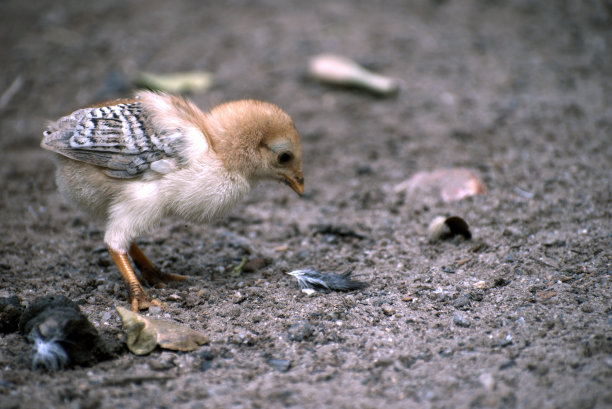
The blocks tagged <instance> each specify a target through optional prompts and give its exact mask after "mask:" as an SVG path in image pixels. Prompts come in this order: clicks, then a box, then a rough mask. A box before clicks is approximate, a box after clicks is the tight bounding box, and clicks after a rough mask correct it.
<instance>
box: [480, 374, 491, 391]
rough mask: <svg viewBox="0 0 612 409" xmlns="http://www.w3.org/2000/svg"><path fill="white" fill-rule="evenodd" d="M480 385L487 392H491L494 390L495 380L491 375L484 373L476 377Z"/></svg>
mask: <svg viewBox="0 0 612 409" xmlns="http://www.w3.org/2000/svg"><path fill="white" fill-rule="evenodd" d="M478 380H479V381H480V384H481V385H482V386H483V387H484V388H485V389H486V390H488V391H492V390H493V388H495V378H493V375H492V374H490V373H488V372H485V373H483V374H481V375H480V376H479V377H478Z"/></svg>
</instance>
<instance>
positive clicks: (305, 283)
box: [287, 269, 368, 291]
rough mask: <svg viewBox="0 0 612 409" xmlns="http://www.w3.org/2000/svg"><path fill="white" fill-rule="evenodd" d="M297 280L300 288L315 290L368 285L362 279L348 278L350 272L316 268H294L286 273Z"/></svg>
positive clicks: (346, 289)
mask: <svg viewBox="0 0 612 409" xmlns="http://www.w3.org/2000/svg"><path fill="white" fill-rule="evenodd" d="M287 274H289V275H292V276H294V277H295V278H296V279H297V280H298V285H299V286H300V288H301V289H302V290H304V289H313V290H317V291H351V290H357V289H360V288H365V287H367V286H368V284H367V283H364V282H363V281H357V280H353V279H351V278H350V275H351V272H350V271H349V272H347V273H344V274H333V273H327V274H325V273H320V272H318V271H317V270H313V269H305V270H295V271H291V272H289V273H287Z"/></svg>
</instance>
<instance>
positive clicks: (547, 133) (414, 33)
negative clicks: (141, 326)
mask: <svg viewBox="0 0 612 409" xmlns="http://www.w3.org/2000/svg"><path fill="white" fill-rule="evenodd" d="M277 3H278V4H277ZM0 27H1V28H0V42H1V45H2V46H1V47H0V60H1V61H2V63H1V64H0V92H5V90H7V89H9V87H10V86H11V84H13V83H14V82H15V81H16V85H15V87H14V88H15V89H16V92H15V93H14V95H12V98H10V100H8V98H7V97H5V98H4V99H2V100H0V102H2V104H1V106H0V163H1V165H0V180H1V181H2V194H1V195H0V226H1V232H2V233H1V234H0V272H1V273H0V297H8V296H17V297H18V298H19V299H20V301H21V302H22V303H23V304H24V305H28V304H30V303H31V302H32V301H33V300H34V298H36V297H37V296H40V295H44V294H51V293H59V294H63V295H66V296H68V297H70V298H71V299H72V300H74V301H75V302H77V303H78V304H79V306H80V308H81V310H82V311H83V312H84V313H85V314H86V315H87V316H88V317H89V319H90V320H91V322H92V323H93V324H94V325H95V327H96V328H97V329H98V330H99V331H100V333H101V334H102V335H103V337H105V339H107V340H108V342H109V345H111V348H112V350H113V354H114V355H113V358H112V359H110V360H107V361H103V362H99V363H97V364H95V365H93V366H90V367H76V368H72V369H68V370H65V371H61V372H59V373H56V374H50V373H45V372H40V371H32V370H31V369H30V362H29V355H28V351H29V348H30V347H29V345H28V344H27V342H26V340H25V339H24V337H23V336H22V335H20V334H19V333H17V332H9V333H7V334H2V335H1V336H0V368H1V373H0V407H2V408H35V407H37V408H41V407H45V408H64V407H65V408H130V409H136V408H205V407H206V408H209V407H219V408H222V407H224V408H229V407H231V408H257V407H261V408H272V407H290V408H323V407H327V408H331V407H334V408H382V407H385V408H412V407H414V408H467V407H470V408H480V407H483V408H484V407H495V408H498V407H499V408H514V407H516V408H604V407H612V392H611V391H610V386H611V385H612V331H611V325H612V309H611V302H610V295H611V290H612V289H611V285H610V275H611V271H612V270H611V264H610V263H611V251H610V248H611V246H610V244H611V241H612V240H611V238H612V229H611V226H612V224H611V209H612V206H611V191H612V189H611V187H612V183H611V177H612V166H611V165H610V163H611V162H612V143H611V141H612V97H611V96H612V63H611V61H612V60H611V59H610V55H611V53H612V5H611V4H610V2H609V1H571V0H569V1H565V2H535V1H528V0H517V1H501V2H488V1H483V0H480V1H478V0H474V1H462V2H459V1H444V0H440V1H425V0H421V1H412V2H402V1H396V2H395V1H391V2H380V3H374V2H344V1H340V2H339V1H333V2H327V1H320V2H319V1H315V2H303V1H287V2H280V1H278V2H275V1H264V2H258V3H255V2H246V1H233V2H230V3H229V4H227V5H224V6H221V5H215V4H210V5H206V4H205V3H204V2H197V1H183V2H166V1H158V0H153V1H151V0H150V1H135V2H124V1H112V0H109V1H99V2H83V1H53V2H47V1H27V2H25V1H19V2H18V1H3V2H1V3H0ZM321 52H335V53H339V54H342V55H345V56H348V57H350V58H353V59H355V60H357V61H358V62H360V63H361V64H363V65H365V66H367V67H369V68H370V69H373V70H376V71H378V72H381V73H384V74H387V75H390V76H393V77H397V78H400V79H401V80H402V90H401V92H400V93H399V94H398V95H397V96H395V97H392V98H381V97H375V96H372V95H369V94H367V93H363V92H360V91H358V90H346V89H341V88H334V87H329V86H326V85H322V84H318V83H316V82H313V81H311V80H309V79H307V78H305V75H304V74H305V69H306V65H307V61H308V58H309V57H310V56H311V55H314V54H317V53H321ZM138 70H146V71H152V72H161V73H167V72H177V71H184V70H206V71H211V72H213V73H214V75H215V85H214V86H213V88H212V89H210V90H209V91H207V92H205V93H198V94H195V95H192V98H193V99H194V100H195V101H196V102H197V103H198V105H200V106H201V107H202V108H204V109H206V108H210V107H212V106H214V105H215V104H217V103H219V102H222V101H227V100H232V99H238V98H245V97H249V98H259V99H264V100H268V101H271V102H275V103H277V104H279V105H280V106H282V107H283V108H284V109H285V110H286V111H287V112H289V113H290V114H291V115H292V116H293V118H294V120H295V122H296V124H297V127H298V129H299V131H300V133H301V135H302V142H303V149H304V171H305V178H306V187H307V194H306V195H305V196H304V197H303V198H301V199H300V198H298V197H297V196H296V195H294V194H293V192H291V190H290V189H287V188H286V187H284V186H277V185H274V184H267V185H261V186H259V187H258V188H257V189H255V191H254V192H252V194H251V195H250V196H249V197H248V199H247V200H246V202H244V203H243V204H241V205H240V206H238V208H236V209H235V211H233V212H232V214H231V216H230V217H228V218H227V219H226V220H224V221H222V222H219V223H217V224H214V225H212V226H196V225H191V224H186V223H185V222H183V221H181V220H177V219H168V220H165V221H164V222H163V223H162V225H161V227H160V228H159V229H158V230H156V231H155V232H154V233H153V234H152V235H151V236H149V237H144V238H143V239H142V241H141V244H142V248H143V249H144V250H145V251H146V252H147V253H148V254H149V255H150V256H151V258H152V259H153V260H154V261H155V262H156V263H158V264H159V265H160V266H161V267H162V268H163V269H164V270H166V271H168V272H172V273H178V274H186V275H189V277H190V278H189V280H188V281H186V282H184V283H176V284H172V285H169V286H168V287H166V288H164V289H150V292H151V294H153V295H154V296H155V297H157V298H158V299H160V300H162V301H163V302H165V303H166V305H167V306H168V311H166V312H164V311H161V310H159V309H153V310H152V311H150V312H149V314H151V315H152V316H157V317H163V318H167V319H172V320H176V321H179V322H181V323H184V324H186V325H189V326H190V327H192V328H194V329H198V330H202V331H204V332H205V333H206V334H207V335H208V336H209V337H210V340H211V341H210V344H209V345H207V346H204V347H202V348H201V349H199V350H197V351H194V352H188V353H176V352H170V351H161V350H158V351H155V352H153V353H151V354H150V355H147V356H144V357H137V356H134V355H132V354H131V353H129V352H128V351H127V349H126V348H125V345H124V343H123V333H122V329H121V323H120V321H119V317H118V315H117V313H116V311H115V309H114V307H115V305H123V306H125V305H126V301H125V297H126V292H125V288H124V285H123V283H122V281H121V277H120V275H119V273H118V271H117V270H116V269H115V267H114V266H113V265H112V264H111V262H110V260H109V256H108V254H107V253H106V252H105V250H104V246H103V242H102V237H103V231H102V230H101V226H97V225H95V224H94V223H93V222H92V221H91V220H89V219H88V218H87V216H86V215H83V214H80V213H78V212H75V211H74V210H72V209H71V208H70V207H69V206H68V205H67V204H66V202H65V201H64V200H63V199H62V198H61V197H60V196H59V194H58V193H57V191H56V189H55V185H54V177H53V163H52V161H51V160H50V158H49V156H48V155H47V153H45V152H43V151H42V150H41V149H40V148H39V147H38V144H39V141H40V139H41V137H42V129H43V127H44V124H45V121H47V120H51V119H56V118H58V117H59V116H61V115H63V114H66V113H69V112H71V111H72V110H74V109H76V108H79V107H81V106H83V105H86V104H90V103H93V102H96V101H99V100H104V99H107V98H112V97H118V96H122V95H126V94H129V93H130V92H131V91H132V88H131V86H130V81H131V78H132V77H133V75H134V74H135V73H136V72H137V71H138ZM5 95H6V94H5ZM456 166H462V167H469V168H472V169H475V170H476V171H478V172H479V174H480V176H481V177H482V179H483V181H484V182H485V184H486V186H487V192H486V194H484V195H480V196H476V197H472V198H468V199H464V200H461V201H458V202H453V203H444V202H443V201H441V200H440V199H439V197H437V196H435V195H432V194H421V195H409V194H406V193H396V192H395V191H394V187H395V186H396V185H397V184H399V183H401V182H402V181H404V180H406V179H407V178H409V177H410V176H411V175H412V174H414V173H415V172H418V171H426V170H432V169H436V168H440V167H456ZM440 214H442V215H451V214H452V215H460V216H462V217H463V218H465V219H466V220H467V221H468V223H469V224H470V226H471V228H472V233H473V238H472V240H469V241H468V240H462V239H457V240H451V241H446V242H440V243H430V242H428V240H427V237H426V229H427V225H428V223H429V221H430V220H431V219H433V218H434V217H435V216H437V215H440ZM321 225H324V226H325V225H327V226H328V227H331V228H328V229H327V230H325V229H322V228H321ZM334 228H336V229H337V228H343V229H347V230H349V231H353V232H355V233H357V234H358V235H361V236H363V237H353V236H350V235H349V236H345V235H341V234H334V233H333V231H334ZM322 230H323V232H322ZM325 231H327V233H325ZM330 231H331V233H330ZM245 256H246V257H249V258H256V257H262V258H264V259H265V260H266V265H265V266H264V267H262V268H260V269H258V270H256V271H255V272H251V273H243V274H242V275H240V276H239V277H233V276H231V274H230V272H231V270H232V269H233V268H234V267H235V266H236V265H237V264H238V263H239V262H240V260H241V259H242V258H243V257H245ZM307 267H310V268H316V269H318V270H321V271H325V272H345V271H348V270H350V269H353V275H354V276H355V277H356V278H359V279H361V280H364V281H368V282H369V283H370V286H369V287H368V288H367V289H365V290H360V291H356V292H352V293H331V294H316V295H314V296H307V295H305V294H302V293H301V292H300V291H299V289H298V288H297V284H296V282H295V280H293V279H292V278H291V277H290V276H288V275H286V274H285V272H288V271H291V270H294V269H297V268H307ZM482 281H484V287H483V285H482V283H480V284H476V283H479V282H482ZM475 284H476V285H475Z"/></svg>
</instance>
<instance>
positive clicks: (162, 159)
mask: <svg viewBox="0 0 612 409" xmlns="http://www.w3.org/2000/svg"><path fill="white" fill-rule="evenodd" d="M44 136H45V137H44V139H43V141H42V144H41V145H42V147H43V148H45V149H48V150H51V151H53V152H57V153H59V154H61V155H64V156H66V157H68V158H71V159H74V160H77V161H81V162H85V163H89V164H92V165H96V166H99V167H102V168H104V172H105V173H106V174H107V175H108V176H111V177H115V178H121V179H128V178H134V177H137V176H139V175H141V174H142V173H143V172H145V171H146V170H147V169H149V168H151V166H153V168H154V169H156V168H157V169H165V168H167V167H168V166H167V165H168V164H170V163H174V162H176V161H180V158H178V149H177V147H178V144H180V140H181V137H182V134H181V133H180V131H179V130H171V131H161V132H155V130H154V129H153V128H152V127H151V126H150V125H149V123H148V121H147V118H146V114H145V112H143V107H142V105H141V104H140V103H139V102H130V103H119V104H117V105H112V106H105V107H96V108H84V109H79V110H78V111H75V112H73V113H72V114H70V115H68V116H65V117H63V118H61V119H60V120H59V121H57V122H56V123H54V124H52V125H50V126H49V128H48V130H47V131H45V132H44ZM156 165H157V166H156Z"/></svg>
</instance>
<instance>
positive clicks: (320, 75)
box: [308, 54, 399, 95]
mask: <svg viewBox="0 0 612 409" xmlns="http://www.w3.org/2000/svg"><path fill="white" fill-rule="evenodd" d="M308 73H309V75H310V76H311V77H312V78H314V79H316V80H318V81H321V82H325V83H328V84H335V85H344V86H353V87H359V88H363V89H365V90H367V91H371V92H374V93H376V94H380V95H390V94H394V93H396V92H397V91H398V90H399V81H398V80H396V79H393V78H389V77H384V76H382V75H378V74H375V73H373V72H370V71H368V70H367V69H365V68H363V67H362V66H360V65H359V64H357V63H356V62H355V61H352V60H350V59H348V58H345V57H341V56H339V55H333V54H320V55H317V56H314V57H312V58H311V59H310V63H309V65H308Z"/></svg>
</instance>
